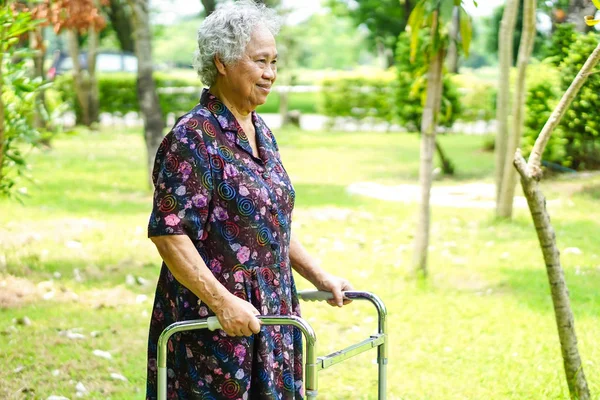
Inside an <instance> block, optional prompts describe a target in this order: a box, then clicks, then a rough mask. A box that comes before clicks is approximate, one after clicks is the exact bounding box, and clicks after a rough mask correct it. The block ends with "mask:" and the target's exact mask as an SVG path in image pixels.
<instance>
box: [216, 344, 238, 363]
mask: <svg viewBox="0 0 600 400" xmlns="http://www.w3.org/2000/svg"><path fill="white" fill-rule="evenodd" d="M213 350H214V352H215V356H216V357H217V358H218V359H220V360H225V359H228V358H229V357H230V356H231V355H232V354H233V350H234V349H233V343H231V341H229V340H219V341H218V342H217V343H216V345H215V346H214V348H213Z"/></svg>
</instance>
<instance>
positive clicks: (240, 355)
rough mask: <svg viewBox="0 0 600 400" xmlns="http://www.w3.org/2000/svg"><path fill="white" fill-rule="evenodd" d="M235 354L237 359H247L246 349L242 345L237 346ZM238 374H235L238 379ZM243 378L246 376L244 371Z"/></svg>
mask: <svg viewBox="0 0 600 400" xmlns="http://www.w3.org/2000/svg"><path fill="white" fill-rule="evenodd" d="M234 353H235V356H236V357H237V358H244V357H246V347H245V346H242V345H241V344H238V345H237V346H235V350H234ZM239 371H241V370H239ZM239 371H238V373H239ZM238 373H236V374H235V376H236V378H237V376H238ZM242 376H244V375H243V371H242ZM238 379H240V378H238Z"/></svg>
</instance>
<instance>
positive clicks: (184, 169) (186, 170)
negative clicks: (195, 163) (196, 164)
mask: <svg viewBox="0 0 600 400" xmlns="http://www.w3.org/2000/svg"><path fill="white" fill-rule="evenodd" d="M179 172H181V173H182V174H184V175H189V174H190V172H192V166H191V165H190V163H189V162H187V161H184V162H182V163H181V164H179Z"/></svg>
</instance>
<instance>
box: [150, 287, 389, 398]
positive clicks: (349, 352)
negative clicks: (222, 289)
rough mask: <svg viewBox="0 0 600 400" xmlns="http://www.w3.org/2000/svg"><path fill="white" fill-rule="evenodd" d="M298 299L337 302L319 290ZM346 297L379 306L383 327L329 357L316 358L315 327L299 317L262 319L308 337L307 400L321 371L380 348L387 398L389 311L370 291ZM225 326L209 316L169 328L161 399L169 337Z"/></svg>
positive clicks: (162, 394)
mask: <svg viewBox="0 0 600 400" xmlns="http://www.w3.org/2000/svg"><path fill="white" fill-rule="evenodd" d="M298 297H299V298H300V299H302V300H305V301H326V300H330V299H333V295H332V294H331V293H329V292H321V291H317V290H307V291H302V292H299V293H298ZM344 298H345V299H348V300H368V301H370V302H371V303H373V305H374V306H375V308H376V310H377V313H378V316H379V328H378V331H377V333H376V334H374V335H371V336H370V337H369V338H367V339H365V340H363V341H361V342H359V343H355V344H353V345H351V346H348V347H346V348H344V349H342V350H339V351H336V352H333V353H331V354H329V355H327V356H322V357H317V356H316V344H317V337H316V335H315V332H314V330H313V328H312V327H311V326H310V324H309V323H308V322H306V321H305V320H304V319H302V318H300V317H296V316H293V315H292V316H280V315H273V316H270V315H265V316H259V317H258V319H260V320H261V323H262V324H263V325H292V326H295V327H296V328H298V329H300V331H301V332H302V334H303V335H304V339H305V343H306V360H305V366H304V368H305V373H304V375H305V376H304V386H305V392H306V400H314V399H316V398H317V388H318V385H317V372H318V371H320V370H322V369H325V368H329V367H331V366H332V365H334V364H337V363H340V362H342V361H344V360H347V359H349V358H350V357H353V356H355V355H357V354H360V353H364V352H365V351H367V350H370V349H372V348H375V347H377V364H378V365H379V368H378V369H379V376H378V378H379V379H378V393H379V397H378V399H379V400H385V399H386V391H385V388H386V383H387V377H386V366H387V327H386V325H387V323H386V316H387V311H386V309H385V305H384V304H383V302H382V301H381V299H379V297H377V296H376V295H374V294H372V293H369V292H360V291H348V292H344ZM220 328H221V326H220V324H219V321H218V319H217V317H208V318H205V319H199V320H192V321H181V322H176V323H174V324H171V325H169V326H168V327H167V328H166V329H165V330H164V331H163V332H162V334H161V335H160V337H159V339H158V354H157V364H158V400H167V343H168V342H169V338H170V337H171V336H172V335H173V334H175V333H178V332H183V331H190V330H196V329H209V330H211V331H214V330H215V329H220Z"/></svg>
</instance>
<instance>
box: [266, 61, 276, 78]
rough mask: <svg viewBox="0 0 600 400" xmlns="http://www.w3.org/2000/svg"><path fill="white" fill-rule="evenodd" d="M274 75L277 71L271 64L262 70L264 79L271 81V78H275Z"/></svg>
mask: <svg viewBox="0 0 600 400" xmlns="http://www.w3.org/2000/svg"><path fill="white" fill-rule="evenodd" d="M276 75H277V69H276V67H275V66H274V65H272V64H269V65H267V67H266V68H265V69H264V70H263V77H264V78H268V79H273V78H275V76H276Z"/></svg>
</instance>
